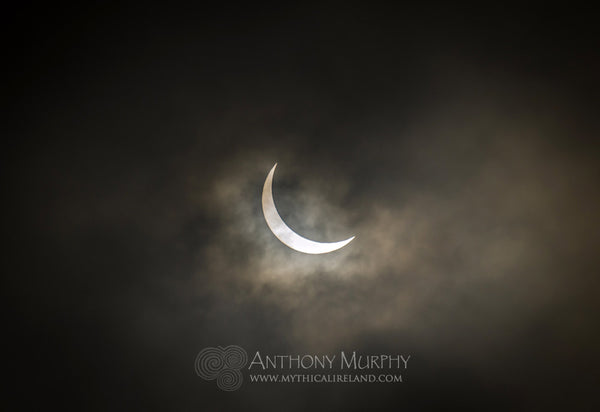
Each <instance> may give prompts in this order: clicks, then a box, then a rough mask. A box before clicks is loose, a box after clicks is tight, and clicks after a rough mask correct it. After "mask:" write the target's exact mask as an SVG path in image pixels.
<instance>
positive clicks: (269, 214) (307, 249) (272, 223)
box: [262, 163, 355, 255]
mask: <svg viewBox="0 0 600 412" xmlns="http://www.w3.org/2000/svg"><path fill="white" fill-rule="evenodd" d="M276 167H277V163H275V166H273V168H272V169H271V171H270V172H269V174H268V176H267V179H266V180H265V184H264V186H263V192H262V210H263V214H264V215H265V220H266V221H267V225H268V226H269V229H271V232H273V234H274V235H275V237H277V239H279V240H280V241H281V242H282V243H283V244H284V245H286V246H288V247H290V248H292V249H294V250H297V251H298V252H302V253H309V254H311V255H318V254H321V253H329V252H333V251H334V250H338V249H341V248H343V247H344V246H346V245H347V244H348V243H350V242H352V239H354V237H355V236H352V237H350V238H348V239H346V240H341V241H339V242H331V243H322V242H315V241H314V240H310V239H306V238H304V237H302V236H300V235H299V234H297V233H296V232H294V231H293V230H292V229H290V228H289V226H288V225H286V224H285V222H284V221H283V219H282V218H281V216H279V213H278V212H277V208H276V207H275V201H274V200H273V175H274V174H275V168H276Z"/></svg>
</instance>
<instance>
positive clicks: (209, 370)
mask: <svg viewBox="0 0 600 412" xmlns="http://www.w3.org/2000/svg"><path fill="white" fill-rule="evenodd" d="M246 362H248V354H247V353H246V351H245V350H244V349H242V348H240V347H239V346H236V345H230V346H227V347H225V348H223V347H220V346H219V347H218V348H204V349H202V350H201V351H200V353H199V354H198V356H196V362H195V364H194V369H195V370H196V374H197V375H198V376H200V377H201V378H202V379H205V380H208V381H212V380H214V379H216V380H217V386H218V387H219V388H220V389H222V390H224V391H235V390H237V389H239V388H240V386H242V382H243V380H244V378H243V376H242V372H240V369H242V368H243V367H244V366H246Z"/></svg>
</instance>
